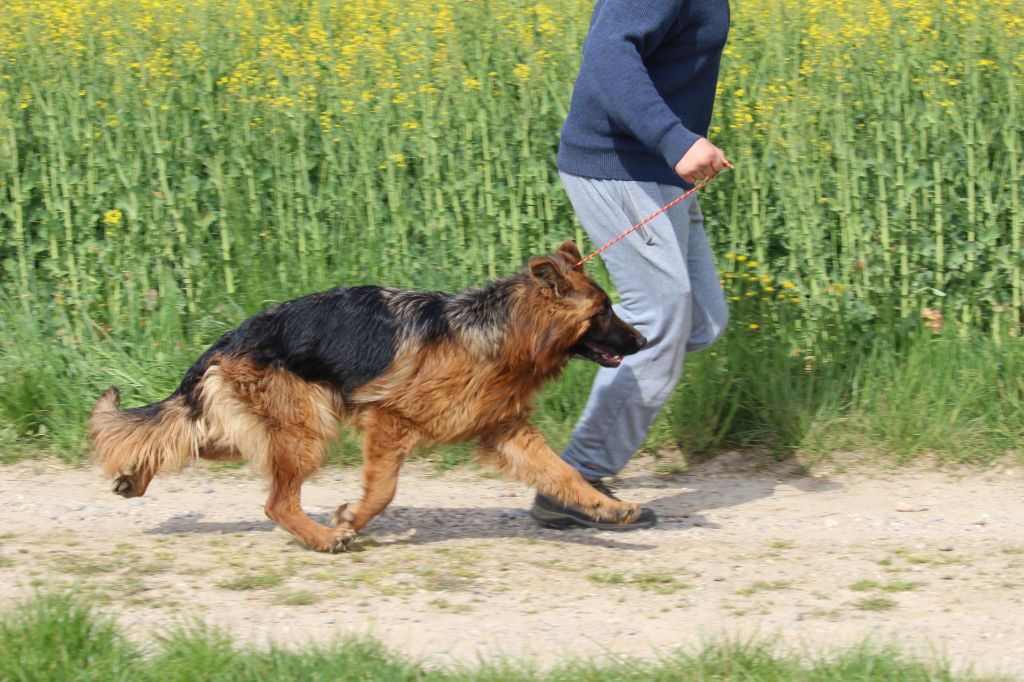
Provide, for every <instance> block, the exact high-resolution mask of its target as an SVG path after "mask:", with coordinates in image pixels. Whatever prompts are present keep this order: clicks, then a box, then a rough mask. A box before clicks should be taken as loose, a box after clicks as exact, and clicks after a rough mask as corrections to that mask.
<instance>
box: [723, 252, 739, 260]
mask: <svg viewBox="0 0 1024 682" xmlns="http://www.w3.org/2000/svg"><path fill="white" fill-rule="evenodd" d="M722 257H723V258H725V260H732V259H734V258H735V257H736V254H735V253H733V252H732V251H729V252H728V253H726V254H725V255H724V256H722Z"/></svg>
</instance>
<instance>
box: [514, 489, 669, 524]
mask: <svg viewBox="0 0 1024 682" xmlns="http://www.w3.org/2000/svg"><path fill="white" fill-rule="evenodd" d="M587 483H589V484H590V485H592V486H593V487H594V488H595V489H596V490H597V491H598V492H601V493H603V494H605V495H607V496H608V497H610V498H612V499H613V500H617V499H619V498H617V497H615V495H614V494H613V493H612V491H611V489H609V488H608V486H606V485H605V484H604V483H602V482H601V481H587ZM530 516H531V517H533V520H534V521H536V522H537V523H539V524H540V525H542V526H544V527H545V528H556V529H559V530H563V529H565V528H571V527H573V526H584V527H586V528H597V529H598V530H617V531H625V530H642V529H644V528H650V527H651V526H653V525H654V524H655V523H657V522H658V516H657V515H656V514H655V513H654V510H653V509H648V508H646V507H643V508H641V510H640V516H638V517H637V518H636V520H634V521H633V522H632V523H614V522H612V521H598V520H597V519H595V518H594V517H592V516H590V515H589V514H587V513H586V512H585V511H583V510H582V509H580V508H579V507H572V506H566V505H563V504H562V503H560V502H558V501H557V500H555V499H553V498H550V497H548V496H547V495H542V494H540V493H537V496H536V497H535V498H534V499H533V506H532V507H531V508H530Z"/></svg>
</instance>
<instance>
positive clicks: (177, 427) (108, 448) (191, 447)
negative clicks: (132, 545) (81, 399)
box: [89, 389, 200, 497]
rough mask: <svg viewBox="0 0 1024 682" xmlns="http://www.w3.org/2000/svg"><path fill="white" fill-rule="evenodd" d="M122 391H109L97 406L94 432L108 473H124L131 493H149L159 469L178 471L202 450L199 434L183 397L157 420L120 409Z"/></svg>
mask: <svg viewBox="0 0 1024 682" xmlns="http://www.w3.org/2000/svg"><path fill="white" fill-rule="evenodd" d="M119 406H120V396H119V394H118V392H117V389H108V390H107V391H106V392H105V393H104V394H103V395H102V396H100V399H99V400H98V401H97V403H96V406H95V407H94V408H93V411H92V417H91V418H90V420H89V433H90V436H91V437H92V442H93V449H94V451H95V452H96V453H97V454H98V455H99V456H100V459H101V461H102V462H103V470H104V472H105V473H106V475H107V476H111V477H112V476H116V475H119V476H120V478H119V479H118V483H117V484H116V485H117V486H121V487H122V488H123V491H124V492H125V493H128V494H126V497H138V496H140V495H142V494H144V493H145V492H146V488H147V486H149V482H150V481H151V480H152V479H153V476H155V475H156V473H157V472H158V471H161V470H163V471H177V470H180V469H182V468H183V467H184V466H185V465H187V464H188V463H189V462H191V461H194V460H195V458H196V457H197V456H198V454H199V440H200V437H199V433H198V431H197V430H196V429H195V428H194V426H193V424H192V423H191V422H190V421H189V419H188V418H187V415H188V410H187V408H186V407H185V405H184V404H183V402H182V400H181V399H180V398H175V399H171V400H167V401H165V402H163V403H161V404H160V405H159V408H158V409H159V412H158V413H157V416H156V418H155V419H139V418H137V417H135V416H133V415H132V414H131V413H125V412H121V411H119V409H118V408H119Z"/></svg>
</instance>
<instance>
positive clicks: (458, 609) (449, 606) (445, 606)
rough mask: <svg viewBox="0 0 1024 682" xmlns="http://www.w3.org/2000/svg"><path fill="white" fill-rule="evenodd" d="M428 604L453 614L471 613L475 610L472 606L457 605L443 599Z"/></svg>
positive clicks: (432, 600) (438, 598) (436, 599)
mask: <svg viewBox="0 0 1024 682" xmlns="http://www.w3.org/2000/svg"><path fill="white" fill-rule="evenodd" d="M428 603H429V604H430V605H431V606H433V607H435V608H438V609H441V610H442V611H450V612H452V613H469V612H470V611H473V610H474V609H473V607H472V606H471V605H470V604H456V603H453V602H450V601H448V600H447V599H444V598H442V597H437V598H435V599H431V600H430V601H429V602H428Z"/></svg>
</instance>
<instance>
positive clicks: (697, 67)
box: [558, 0, 729, 187]
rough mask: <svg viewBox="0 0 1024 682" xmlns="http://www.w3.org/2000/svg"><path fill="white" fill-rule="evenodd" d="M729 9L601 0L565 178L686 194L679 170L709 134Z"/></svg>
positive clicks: (663, 0)
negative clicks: (632, 183) (649, 185)
mask: <svg viewBox="0 0 1024 682" xmlns="http://www.w3.org/2000/svg"><path fill="white" fill-rule="evenodd" d="M728 32H729V2H728V0H598V2H597V5H596V7H595V8H594V14H593V17H592V18H591V20H590V33H589V34H588V35H587V39H586V42H585V43H584V45H583V63H582V64H581V66H580V71H579V75H578V76H577V78H576V86H575V89H574V90H573V93H572V103H571V105H570V107H569V115H568V116H567V117H566V119H565V124H564V125H563V126H562V139H561V145H560V146H559V149H558V167H559V169H561V170H563V171H566V172H568V173H572V174H573V175H581V176H583V177H589V178H606V179H617V180H637V181H646V182H649V181H654V182H661V183H665V184H670V185H676V186H679V187H686V186H688V185H687V183H686V182H685V181H684V180H683V179H682V178H680V177H679V176H678V175H676V174H675V171H674V168H675V165H676V163H677V162H678V161H679V159H681V158H682V157H683V154H685V153H686V151H687V150H688V149H689V148H690V147H691V146H693V143H694V142H696V141H697V140H698V139H700V138H701V137H706V136H707V134H708V126H709V125H710V123H711V110H712V107H713V105H714V101H715V88H716V86H717V83H718V66H719V62H720V61H721V56H722V49H723V48H724V47H725V39H726V36H727V35H728Z"/></svg>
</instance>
